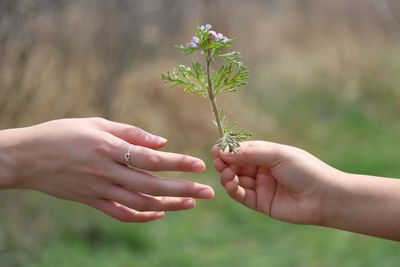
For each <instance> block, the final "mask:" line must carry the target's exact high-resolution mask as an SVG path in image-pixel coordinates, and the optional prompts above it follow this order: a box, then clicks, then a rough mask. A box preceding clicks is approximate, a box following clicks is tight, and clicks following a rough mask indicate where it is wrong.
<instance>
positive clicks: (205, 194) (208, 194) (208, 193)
mask: <svg viewBox="0 0 400 267" xmlns="http://www.w3.org/2000/svg"><path fill="white" fill-rule="evenodd" d="M198 197H199V198H205V199H209V198H213V197H214V190H212V189H211V188H206V189H202V190H201V191H200V192H199V193H198Z"/></svg>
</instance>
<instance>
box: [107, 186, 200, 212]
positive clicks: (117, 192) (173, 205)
mask: <svg viewBox="0 0 400 267" xmlns="http://www.w3.org/2000/svg"><path fill="white" fill-rule="evenodd" d="M106 197H107V199H112V200H113V201H116V202H118V203H120V204H122V205H124V206H126V207H128V208H132V209H134V210H137V211H176V210H187V209H192V208H194V206H195V205H196V202H195V200H194V199H192V198H179V197H153V196H149V195H143V194H140V193H138V192H134V191H129V190H127V189H125V188H123V187H121V186H113V187H112V188H111V189H110V190H109V191H108V192H107V196H106Z"/></svg>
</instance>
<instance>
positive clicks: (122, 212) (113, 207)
mask: <svg viewBox="0 0 400 267" xmlns="http://www.w3.org/2000/svg"><path fill="white" fill-rule="evenodd" d="M86 204H88V205H89V206H92V207H93V208H95V209H98V210H100V211H102V212H103V213H105V214H107V215H108V216H110V217H112V218H114V219H117V220H119V221H122V222H137V223H143V222H149V221H153V220H157V219H161V218H163V217H164V216H165V213H164V212H155V211H149V212H139V211H136V210H133V209H130V208H128V207H125V206H123V205H121V204H119V203H117V202H114V201H110V200H105V199H92V200H88V201H87V203H86Z"/></svg>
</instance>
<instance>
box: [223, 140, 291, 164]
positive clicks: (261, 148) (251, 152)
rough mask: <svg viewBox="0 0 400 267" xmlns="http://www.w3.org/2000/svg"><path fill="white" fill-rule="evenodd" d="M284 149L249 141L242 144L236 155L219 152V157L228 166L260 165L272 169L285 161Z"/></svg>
mask: <svg viewBox="0 0 400 267" xmlns="http://www.w3.org/2000/svg"><path fill="white" fill-rule="evenodd" d="M284 147H285V146H284V145H280V144H276V143H270V142H263V141H247V142H242V143H240V149H239V151H237V152H235V153H229V152H228V151H224V152H221V151H218V156H219V157H220V158H221V160H223V161H224V162H225V163H227V164H234V165H238V166H245V165H253V166H254V165H260V166H266V167H270V168H271V167H273V166H275V165H276V164H278V163H279V162H280V161H281V160H283V159H284V157H285V154H284Z"/></svg>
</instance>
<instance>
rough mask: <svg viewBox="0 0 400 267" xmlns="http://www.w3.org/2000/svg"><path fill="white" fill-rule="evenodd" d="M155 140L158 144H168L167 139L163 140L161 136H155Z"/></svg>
mask: <svg viewBox="0 0 400 267" xmlns="http://www.w3.org/2000/svg"><path fill="white" fill-rule="evenodd" d="M154 139H155V140H156V141H157V142H158V143H165V142H167V139H165V138H163V137H161V136H157V135H154Z"/></svg>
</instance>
